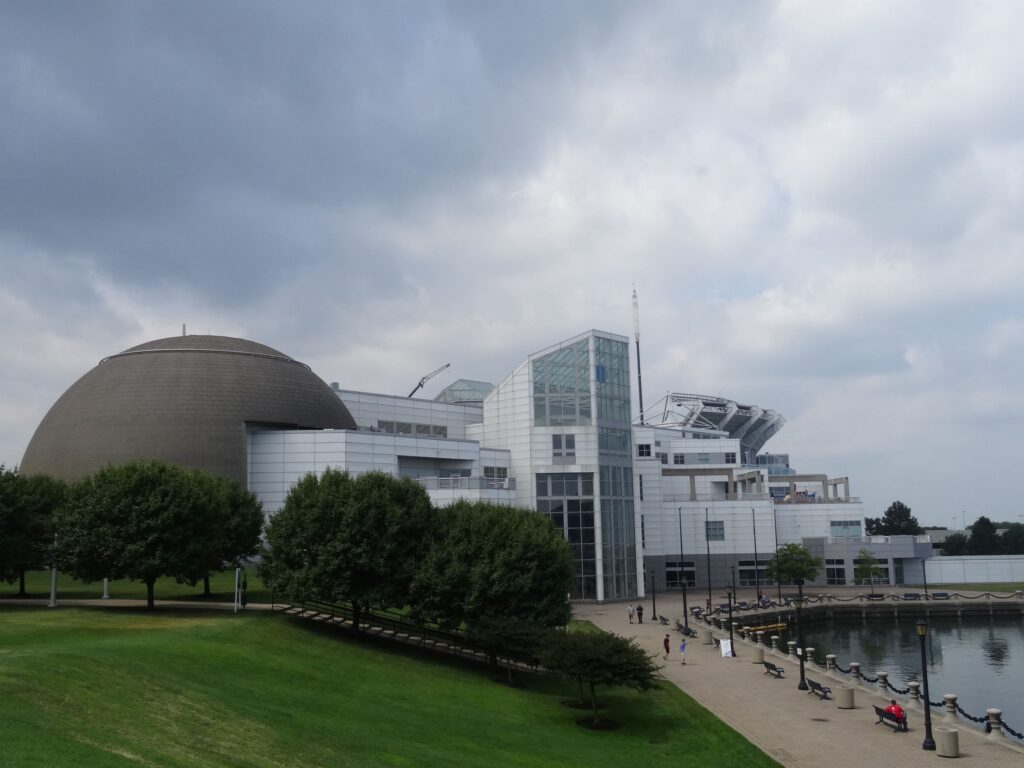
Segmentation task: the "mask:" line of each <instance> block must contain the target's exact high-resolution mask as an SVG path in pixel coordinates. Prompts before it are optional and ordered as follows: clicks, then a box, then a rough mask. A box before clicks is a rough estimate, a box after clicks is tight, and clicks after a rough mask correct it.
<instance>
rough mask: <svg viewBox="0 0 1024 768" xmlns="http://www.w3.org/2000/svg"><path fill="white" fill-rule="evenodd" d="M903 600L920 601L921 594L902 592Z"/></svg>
mask: <svg viewBox="0 0 1024 768" xmlns="http://www.w3.org/2000/svg"><path fill="white" fill-rule="evenodd" d="M903 599H904V600H920V599H921V593H920V592H904V593H903Z"/></svg>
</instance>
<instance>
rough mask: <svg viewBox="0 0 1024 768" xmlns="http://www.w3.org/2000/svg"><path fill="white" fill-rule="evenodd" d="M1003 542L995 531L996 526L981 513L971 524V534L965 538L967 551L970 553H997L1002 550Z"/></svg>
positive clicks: (1000, 552)
mask: <svg viewBox="0 0 1024 768" xmlns="http://www.w3.org/2000/svg"><path fill="white" fill-rule="evenodd" d="M1002 545H1003V542H1002V539H1001V538H1000V537H999V534H998V533H996V526H995V523H993V522H992V521H991V520H989V519H988V518H987V517H985V516H984V515H982V516H981V517H979V518H978V519H977V520H975V521H974V524H973V525H972V526H971V536H970V538H969V539H968V540H967V551H968V553H970V554H972V555H999V554H1002V551H1003V546H1002Z"/></svg>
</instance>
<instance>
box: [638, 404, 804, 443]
mask: <svg viewBox="0 0 1024 768" xmlns="http://www.w3.org/2000/svg"><path fill="white" fill-rule="evenodd" d="M785 423H786V419H785V418H784V417H783V416H782V414H781V413H777V412H775V411H773V410H771V409H767V408H761V407H760V406H757V405H743V404H741V403H738V402H736V401H735V400H730V399H728V398H724V397H717V396H714V395H695V394H690V393H680V392H671V393H669V394H667V395H665V396H664V397H663V398H661V399H660V400H659V401H658V402H656V403H654V404H653V405H651V406H650V407H649V408H645V409H644V412H643V413H642V414H640V417H639V418H638V419H637V420H636V421H635V422H634V424H645V425H649V426H653V427H671V428H678V429H697V430H712V431H715V432H721V433H725V434H726V435H728V436H729V437H731V438H734V439H736V440H739V441H740V444H741V445H742V446H743V451H744V454H745V456H747V457H753V456H756V455H757V454H758V453H759V452H760V450H761V448H762V447H763V446H764V444H765V443H767V442H768V440H769V439H770V438H771V437H772V435H774V434H775V433H776V432H778V431H779V430H780V429H782V427H783V425H784V424H785Z"/></svg>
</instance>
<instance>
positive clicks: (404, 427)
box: [377, 421, 448, 437]
mask: <svg viewBox="0 0 1024 768" xmlns="http://www.w3.org/2000/svg"><path fill="white" fill-rule="evenodd" d="M377 431H378V432H385V433H387V434H389V435H418V436H420V437H448V427H445V426H441V425H439V424H412V423H410V422H408V421H378V422H377Z"/></svg>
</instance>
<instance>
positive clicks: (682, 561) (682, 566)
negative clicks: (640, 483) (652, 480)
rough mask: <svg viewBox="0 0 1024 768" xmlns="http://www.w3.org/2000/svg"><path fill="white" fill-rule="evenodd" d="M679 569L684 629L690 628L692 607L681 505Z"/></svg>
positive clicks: (680, 508)
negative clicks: (689, 599)
mask: <svg viewBox="0 0 1024 768" xmlns="http://www.w3.org/2000/svg"><path fill="white" fill-rule="evenodd" d="M679 570H680V576H682V578H683V629H689V628H690V609H689V608H688V607H687V605H686V556H685V555H684V554H683V508H682V507H679Z"/></svg>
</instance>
